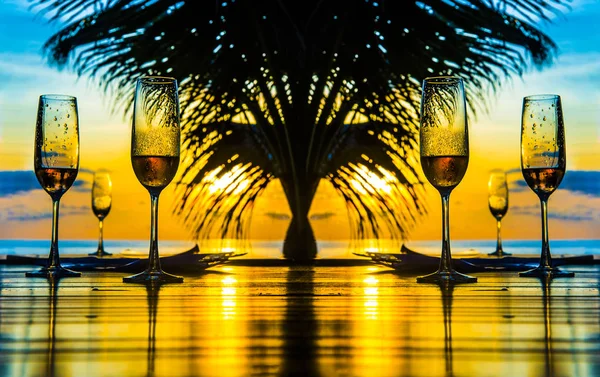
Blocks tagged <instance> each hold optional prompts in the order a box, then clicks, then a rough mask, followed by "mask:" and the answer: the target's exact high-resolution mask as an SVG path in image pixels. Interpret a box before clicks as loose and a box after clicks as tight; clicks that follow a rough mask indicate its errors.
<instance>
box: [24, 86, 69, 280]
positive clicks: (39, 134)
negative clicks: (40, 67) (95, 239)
mask: <svg viewBox="0 0 600 377" xmlns="http://www.w3.org/2000/svg"><path fill="white" fill-rule="evenodd" d="M33 165H34V171H35V175H36V177H37V179H38V181H39V182H40V185H41V186H42V187H43V188H44V190H45V191H46V192H47V193H48V194H49V195H50V198H52V242H51V245H50V255H49V257H48V264H47V265H46V267H44V268H42V269H40V270H38V271H35V272H28V273H26V274H25V275H26V276H28V277H45V278H50V279H54V278H61V277H70V276H81V273H80V272H75V271H71V270H69V269H66V268H64V267H62V266H61V264H60V255H59V252H58V210H59V208H60V199H61V198H62V196H63V194H64V193H65V192H67V190H68V189H69V188H70V187H71V185H73V182H75V178H77V172H78V171H79V116H78V112H77V99H76V98H75V97H71V96H65V95H55V94H47V95H42V96H40V99H39V103H38V113H37V123H36V127H35V148H34V164H33Z"/></svg>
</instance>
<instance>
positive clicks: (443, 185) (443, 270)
mask: <svg viewBox="0 0 600 377" xmlns="http://www.w3.org/2000/svg"><path fill="white" fill-rule="evenodd" d="M465 102H466V101H465V89H464V85H463V81H462V79H460V78H458V77H448V76H445V77H429V78H426V79H425V81H424V82H423V97H422V99H421V127H420V143H421V166H422V167H423V172H424V173H425V177H427V180H429V182H430V183H431V184H432V185H433V187H435V188H436V189H437V190H438V191H439V193H440V195H441V197H442V255H441V258H440V267H439V269H438V270H437V271H436V272H434V273H433V274H430V275H427V276H421V277H419V278H417V282H419V283H446V282H453V283H472V282H476V281H477V278H475V277H472V276H468V275H464V274H461V273H459V272H457V271H455V270H454V268H453V267H452V256H451V253H450V207H449V205H450V193H451V192H452V190H454V188H455V187H456V186H457V185H458V184H459V183H460V181H461V180H462V179H463V177H464V175H465V173H466V172H467V165H468V164H469V130H468V126H467V109H466V103H465Z"/></svg>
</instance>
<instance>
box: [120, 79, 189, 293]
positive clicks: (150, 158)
mask: <svg viewBox="0 0 600 377" xmlns="http://www.w3.org/2000/svg"><path fill="white" fill-rule="evenodd" d="M180 137H181V128H180V123H179V99H178V96H177V80H175V79H174V78H172V77H159V76H147V77H142V78H140V79H138V80H137V85H136V90H135V102H134V108H133V126H132V130H131V163H132V165H133V171H134V172H135V175H136V177H137V179H138V181H140V183H141V184H142V185H143V186H144V187H145V188H146V189H147V190H148V192H149V193H150V199H151V206H152V207H151V216H152V222H151V225H150V226H151V228H150V251H149V258H148V268H147V269H146V270H145V271H144V272H141V273H139V274H137V275H133V276H128V277H125V278H123V281H124V282H126V283H147V282H154V283H181V282H183V278H182V277H180V276H174V275H170V274H168V273H166V272H164V271H162V269H161V268H160V259H159V256H158V196H159V195H160V192H161V191H162V190H163V189H164V188H165V187H167V185H168V184H169V183H170V182H171V181H172V180H173V178H174V177H175V174H176V173H177V168H178V167H179V143H180Z"/></svg>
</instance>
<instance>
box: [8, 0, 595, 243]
mask: <svg viewBox="0 0 600 377" xmlns="http://www.w3.org/2000/svg"><path fill="white" fill-rule="evenodd" d="M28 7H29V3H28V1H27V0H5V1H2V2H1V3H0V46H1V47H0V238H14V239H30V238H34V239H44V238H48V237H50V218H51V201H50V197H49V196H48V195H47V194H46V193H45V192H44V191H43V190H42V189H41V188H40V186H39V184H38V182H37V180H36V178H35V176H34V174H33V170H32V168H33V139H34V125H35V117H36V109H37V102H38V97H39V95H40V94H44V93H61V94H70V95H74V96H76V97H77V98H78V103H79V112H80V114H79V119H80V132H81V135H80V137H81V156H80V166H81V169H80V173H79V176H78V178H77V182H76V184H75V186H74V187H73V188H72V189H71V190H70V191H69V192H67V194H66V195H65V196H64V197H63V200H62V201H61V217H60V219H61V221H60V236H61V238H63V239H94V238H96V237H97V220H96V218H95V217H94V215H93V214H92V211H91V209H90V202H91V194H90V188H91V183H90V182H91V178H92V173H93V171H95V170H98V169H101V168H104V169H108V170H110V171H111V174H112V178H113V184H114V199H113V208H112V211H111V213H110V215H109V216H108V217H107V219H106V222H105V238H107V239H147V238H148V233H149V222H150V216H149V215H150V201H149V196H148V194H147V192H146V190H145V189H144V188H143V187H142V186H141V185H140V184H139V183H138V181H137V179H136V178H135V175H134V173H133V170H132V168H131V164H130V162H129V143H130V121H129V120H128V119H125V118H124V117H123V115H122V113H121V110H119V112H117V113H114V114H113V113H111V110H110V109H111V99H110V97H109V96H106V95H104V94H103V93H102V92H101V91H100V90H99V89H98V85H97V83H94V82H91V81H90V80H89V79H88V78H87V77H82V78H79V79H78V78H77V76H76V75H75V74H74V73H72V72H69V71H68V70H66V71H62V72H61V71H59V70H57V69H56V68H54V67H50V66H48V65H47V64H45V60H44V58H43V56H42V55H41V49H42V45H43V43H44V42H45V41H46V40H47V38H48V37H49V36H50V35H52V33H53V32H54V31H56V30H57V28H58V27H59V25H49V24H48V22H47V20H46V19H44V18H43V17H39V16H37V17H36V16H35V15H34V13H33V12H32V11H30V10H29V9H28ZM599 19H600V2H598V1H593V0H579V1H574V2H573V4H572V10H571V11H570V12H568V13H567V14H566V15H565V16H564V17H559V18H557V19H555V20H554V23H553V24H552V25H547V26H545V27H544V30H545V31H546V32H547V33H548V34H549V35H550V36H551V37H552V38H553V39H554V40H555V42H556V43H557V44H558V46H559V56H558V58H557V60H556V62H555V64H553V65H552V66H550V67H547V68H545V69H544V70H542V71H535V70H533V71H531V72H528V73H527V74H526V75H524V76H523V77H522V78H518V77H515V78H513V80H512V81H510V82H506V83H505V84H504V85H503V89H502V90H501V91H500V92H498V93H497V94H496V95H493V94H490V100H489V104H490V111H489V113H487V114H483V113H482V114H479V115H478V117H477V118H473V119H472V121H471V123H470V131H471V140H470V145H471V158H470V164H469V169H468V172H467V174H466V176H465V178H464V180H463V182H462V183H461V184H460V185H459V186H458V188H457V189H456V190H455V191H454V192H453V194H452V197H451V232H452V238H453V239H492V238H494V237H495V220H494V218H493V217H492V216H491V214H490V213H489V210H488V207H487V179H488V173H489V171H490V170H492V169H495V168H500V169H505V170H506V171H508V177H509V179H510V181H511V196H510V208H509V211H508V215H507V217H506V219H505V220H504V221H503V234H504V238H512V239H538V238H539V237H540V218H539V202H538V199H537V197H536V196H535V194H534V193H533V192H532V191H531V190H530V189H529V188H528V187H527V186H526V185H525V182H524V181H523V179H522V175H521V172H520V155H519V138H520V134H519V132H520V117H521V105H522V98H523V97H524V96H526V95H530V94H540V93H555V94H559V95H561V97H562V101H563V108H564V117H565V125H566V134H567V168H568V172H567V175H566V177H565V179H564V181H563V183H562V185H561V186H560V188H559V190H558V191H557V192H556V193H555V194H554V195H553V196H552V197H551V199H550V202H549V206H550V235H551V237H552V238H555V239H558V238H562V239H577V238H600V237H599V236H598V232H599V230H600V226H599V225H600V150H599V148H598V146H599V145H600V27H598V20H599ZM132 85H133V83H132ZM172 189H173V188H172V187H170V188H167V189H166V190H165V191H164V193H163V195H162V196H161V214H160V216H161V217H160V237H161V239H165V240H166V239H172V240H179V239H180V240H188V239H189V233H188V232H187V231H186V230H185V228H184V227H183V225H182V223H181V221H180V220H179V219H178V218H176V217H174V216H173V215H171V211H172V207H173V202H172ZM428 209H429V214H428V215H427V216H425V217H423V218H422V220H421V222H420V223H419V225H418V226H417V228H416V229H415V231H414V232H413V233H412V237H411V238H412V239H415V240H435V239H439V238H440V228H441V225H440V222H441V219H440V203H439V195H438V194H437V192H436V191H434V190H433V189H430V190H429V199H428ZM273 212H276V213H278V214H281V216H269V215H268V214H269V213H271V214H272V213H273ZM312 213H313V214H323V213H329V214H332V216H321V218H322V219H321V220H315V221H314V222H313V227H314V230H315V234H316V236H317V238H318V239H321V240H325V239H328V240H331V239H346V238H348V237H349V235H350V234H349V230H348V222H347V216H346V209H345V205H344V203H343V201H342V199H341V197H339V196H337V195H336V194H335V192H334V191H333V189H332V188H331V187H330V186H329V185H328V184H327V183H326V182H325V181H323V182H322V184H321V186H320V188H319V192H318V193H317V197H316V199H315V202H314V203H313V209H312ZM285 214H289V211H288V209H287V204H286V202H285V199H284V196H283V192H282V190H281V186H280V185H279V184H278V182H277V181H275V182H274V183H273V184H271V186H270V187H269V188H268V190H267V191H266V192H265V193H264V195H263V196H262V197H261V199H260V200H259V202H258V203H257V207H256V209H255V210H254V219H253V224H252V232H251V235H252V237H253V238H256V239H273V240H279V239H282V238H283V237H284V234H285V230H286V228H287V225H288V221H287V220H285Z"/></svg>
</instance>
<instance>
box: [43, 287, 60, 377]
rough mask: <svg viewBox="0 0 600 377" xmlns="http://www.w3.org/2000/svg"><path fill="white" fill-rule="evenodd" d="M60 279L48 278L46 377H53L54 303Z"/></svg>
mask: <svg viewBox="0 0 600 377" xmlns="http://www.w3.org/2000/svg"><path fill="white" fill-rule="evenodd" d="M59 281H60V278H56V277H48V351H47V359H46V376H47V377H54V376H55V368H54V366H55V354H56V350H55V342H56V340H55V339H56V303H57V297H58V295H57V292H58V283H59Z"/></svg>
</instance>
